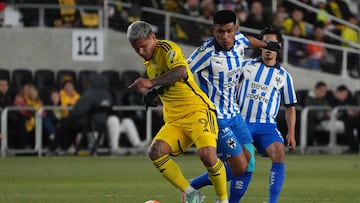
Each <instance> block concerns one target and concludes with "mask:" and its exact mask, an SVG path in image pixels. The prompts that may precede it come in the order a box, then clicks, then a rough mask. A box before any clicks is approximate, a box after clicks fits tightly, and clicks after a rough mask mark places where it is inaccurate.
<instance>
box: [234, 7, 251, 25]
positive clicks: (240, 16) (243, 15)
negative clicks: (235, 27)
mask: <svg viewBox="0 0 360 203" xmlns="http://www.w3.org/2000/svg"><path fill="white" fill-rule="evenodd" d="M247 10H248V9H247V8H245V7H244V6H243V5H242V4H237V5H236V8H235V14H236V16H237V20H238V21H239V25H241V26H243V25H244V23H245V22H246V19H247V17H248V15H249V13H248V11H247Z"/></svg>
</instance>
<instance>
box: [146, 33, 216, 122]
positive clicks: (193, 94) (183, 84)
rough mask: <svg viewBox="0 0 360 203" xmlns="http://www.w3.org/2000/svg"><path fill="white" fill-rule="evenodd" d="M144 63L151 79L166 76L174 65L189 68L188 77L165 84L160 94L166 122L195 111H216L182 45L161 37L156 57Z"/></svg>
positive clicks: (155, 53)
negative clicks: (190, 64)
mask: <svg viewBox="0 0 360 203" xmlns="http://www.w3.org/2000/svg"><path fill="white" fill-rule="evenodd" d="M144 64H145V67H146V71H147V75H148V77H149V78H150V79H152V78H155V77H157V76H159V75H162V74H164V73H165V72H167V71H169V70H170V69H172V68H176V67H178V66H185V67H186V72H187V76H188V78H187V79H184V80H181V81H177V82H175V83H174V84H173V85H170V86H167V87H164V88H162V89H163V91H162V92H160V93H159V95H160V99H161V101H162V104H163V115H164V121H165V122H171V121H174V120H177V119H180V118H183V117H184V116H186V115H187V114H189V113H192V112H194V111H199V110H213V111H215V106H214V105H213V104H212V102H211V101H210V99H209V98H208V97H207V95H206V94H205V93H204V92H203V91H201V89H200V88H199V86H198V85H197V84H196V82H195V80H194V77H193V75H192V73H191V71H190V68H189V66H188V63H187V61H186V58H185V56H184V54H183V52H182V50H181V48H180V47H179V46H178V45H177V44H175V43H174V42H172V41H168V40H157V43H156V48H155V50H154V55H153V57H152V59H151V60H149V61H145V62H144Z"/></svg>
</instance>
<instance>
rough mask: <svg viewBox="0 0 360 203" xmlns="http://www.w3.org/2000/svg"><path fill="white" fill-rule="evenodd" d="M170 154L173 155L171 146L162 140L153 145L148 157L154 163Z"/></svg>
mask: <svg viewBox="0 0 360 203" xmlns="http://www.w3.org/2000/svg"><path fill="white" fill-rule="evenodd" d="M170 153H171V149H170V146H169V145H168V144H167V143H166V142H164V141H161V140H156V141H155V142H153V143H152V144H151V146H150V148H149V151H148V156H149V158H150V159H151V160H153V161H154V160H156V159H158V158H160V157H162V156H164V155H165V154H170Z"/></svg>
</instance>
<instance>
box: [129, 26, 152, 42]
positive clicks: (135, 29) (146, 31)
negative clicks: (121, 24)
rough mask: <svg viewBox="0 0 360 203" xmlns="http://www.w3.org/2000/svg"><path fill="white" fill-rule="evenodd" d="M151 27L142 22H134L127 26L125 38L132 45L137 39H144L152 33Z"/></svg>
mask: <svg viewBox="0 0 360 203" xmlns="http://www.w3.org/2000/svg"><path fill="white" fill-rule="evenodd" d="M152 32H153V31H152V29H151V25H150V24H149V23H147V22H144V21H135V22H133V23H131V25H129V27H128V29H127V33H126V35H127V38H128V40H129V41H130V43H133V42H134V41H135V40H137V39H141V38H143V39H146V38H148V37H149V36H150V34H151V33H152Z"/></svg>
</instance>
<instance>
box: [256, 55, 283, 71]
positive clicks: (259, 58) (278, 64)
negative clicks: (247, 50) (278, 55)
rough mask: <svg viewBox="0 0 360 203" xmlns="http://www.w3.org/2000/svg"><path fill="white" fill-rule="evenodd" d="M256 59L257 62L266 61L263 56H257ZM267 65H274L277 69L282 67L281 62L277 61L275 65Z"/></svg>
mask: <svg viewBox="0 0 360 203" xmlns="http://www.w3.org/2000/svg"><path fill="white" fill-rule="evenodd" d="M255 61H256V62H261V63H264V62H263V60H262V58H261V56H259V57H257V58H256V59H255ZM264 64H265V63H264ZM265 65H266V64H265ZM266 67H274V68H276V69H280V67H281V65H280V63H278V62H276V63H275V65H274V66H268V65H266Z"/></svg>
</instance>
